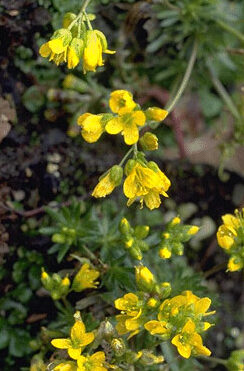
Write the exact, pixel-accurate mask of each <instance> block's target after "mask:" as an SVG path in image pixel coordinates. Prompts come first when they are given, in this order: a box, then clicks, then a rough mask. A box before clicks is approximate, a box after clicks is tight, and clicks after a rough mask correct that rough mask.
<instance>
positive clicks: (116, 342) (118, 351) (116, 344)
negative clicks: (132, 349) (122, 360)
mask: <svg viewBox="0 0 244 371" xmlns="http://www.w3.org/2000/svg"><path fill="white" fill-rule="evenodd" d="M111 347H112V349H113V351H114V353H115V355H116V356H118V357H121V356H122V355H123V354H124V353H125V351H126V346H125V343H124V341H123V339H121V338H118V339H113V340H112V342H111Z"/></svg>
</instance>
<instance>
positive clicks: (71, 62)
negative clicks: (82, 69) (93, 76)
mask: <svg viewBox="0 0 244 371" xmlns="http://www.w3.org/2000/svg"><path fill="white" fill-rule="evenodd" d="M82 51H83V40H81V39H78V38H76V37H75V38H74V39H73V40H72V41H71V43H70V45H69V46H68V51H67V67H68V68H69V69H72V68H75V67H76V66H77V64H78V63H79V61H80V58H81V55H82Z"/></svg>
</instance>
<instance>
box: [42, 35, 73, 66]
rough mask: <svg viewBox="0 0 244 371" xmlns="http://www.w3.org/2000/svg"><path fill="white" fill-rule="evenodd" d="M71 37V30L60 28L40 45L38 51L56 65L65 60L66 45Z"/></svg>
mask: <svg viewBox="0 0 244 371" xmlns="http://www.w3.org/2000/svg"><path fill="white" fill-rule="evenodd" d="M71 39H72V34H71V32H70V31H69V30H67V29H65V28H61V29H59V30H57V31H56V32H55V33H54V34H53V36H52V39H51V40H49V41H48V42H46V43H45V44H43V45H42V46H41V47H40V49H39V53H40V55H41V56H42V57H44V58H48V57H49V61H52V60H53V61H54V63H56V64H57V65H59V64H60V63H62V62H66V60H67V51H68V45H69V43H70V41H71Z"/></svg>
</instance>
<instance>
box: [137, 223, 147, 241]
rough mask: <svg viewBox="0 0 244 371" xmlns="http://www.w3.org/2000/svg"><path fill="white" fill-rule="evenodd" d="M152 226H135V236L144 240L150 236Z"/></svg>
mask: <svg viewBox="0 0 244 371" xmlns="http://www.w3.org/2000/svg"><path fill="white" fill-rule="evenodd" d="M149 230H150V227H149V226H148V225H137V226H136V227H135V236H136V237H137V238H139V239H140V240H143V239H144V238H146V237H147V236H148V233H149Z"/></svg>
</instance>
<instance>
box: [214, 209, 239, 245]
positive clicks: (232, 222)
mask: <svg viewBox="0 0 244 371" xmlns="http://www.w3.org/2000/svg"><path fill="white" fill-rule="evenodd" d="M222 220H223V222H224V224H222V225H221V226H220V227H219V229H218V232H217V239H218V244H219V246H220V247H222V248H223V249H226V250H229V249H230V248H231V247H232V245H233V244H234V241H235V237H236V236H237V229H238V228H239V226H240V222H239V220H238V218H236V217H235V216H234V215H231V214H226V215H224V216H222Z"/></svg>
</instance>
